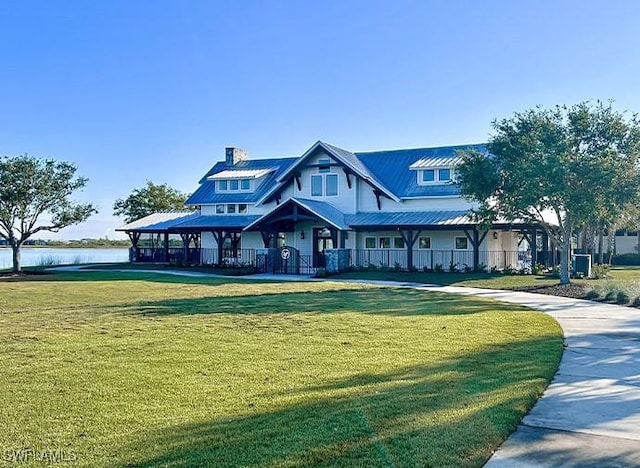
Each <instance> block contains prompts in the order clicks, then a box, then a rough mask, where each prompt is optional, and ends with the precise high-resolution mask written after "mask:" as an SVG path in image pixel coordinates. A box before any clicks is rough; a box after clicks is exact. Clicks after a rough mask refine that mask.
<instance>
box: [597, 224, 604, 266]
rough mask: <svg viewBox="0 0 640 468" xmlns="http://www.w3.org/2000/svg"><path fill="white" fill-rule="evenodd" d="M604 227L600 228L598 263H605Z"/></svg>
mask: <svg viewBox="0 0 640 468" xmlns="http://www.w3.org/2000/svg"><path fill="white" fill-rule="evenodd" d="M602 231H603V229H602V228H600V229H598V264H600V265H602V264H603V263H604V233H603V232H602Z"/></svg>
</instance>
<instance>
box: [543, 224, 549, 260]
mask: <svg viewBox="0 0 640 468" xmlns="http://www.w3.org/2000/svg"><path fill="white" fill-rule="evenodd" d="M542 256H543V258H544V266H546V267H548V266H549V234H547V231H546V230H543V231H542Z"/></svg>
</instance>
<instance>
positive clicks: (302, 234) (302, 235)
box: [300, 231, 304, 239]
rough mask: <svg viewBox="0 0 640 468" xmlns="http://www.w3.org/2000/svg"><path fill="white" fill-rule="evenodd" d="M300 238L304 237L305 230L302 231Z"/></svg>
mask: <svg viewBox="0 0 640 468" xmlns="http://www.w3.org/2000/svg"><path fill="white" fill-rule="evenodd" d="M300 239H304V231H300Z"/></svg>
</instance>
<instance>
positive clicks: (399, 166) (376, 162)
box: [355, 144, 487, 198]
mask: <svg viewBox="0 0 640 468" xmlns="http://www.w3.org/2000/svg"><path fill="white" fill-rule="evenodd" d="M464 150H475V151H480V152H486V151H487V148H486V146H485V145H483V144H479V145H478V144H476V145H459V146H443V147H438V148H414V149H401V150H388V151H373V152H364V153H355V155H356V156H357V157H358V159H359V160H360V161H362V164H363V165H365V166H366V167H367V168H368V170H369V172H371V173H372V174H373V175H374V176H375V177H376V178H377V179H379V180H380V181H381V182H382V183H383V184H385V185H386V186H387V187H389V189H390V190H392V191H393V192H394V193H395V194H396V196H398V197H399V198H421V197H447V196H449V197H450V196H458V195H460V189H459V188H458V187H457V186H456V185H455V184H452V183H443V184H429V185H419V184H418V177H417V175H416V172H415V170H411V169H413V168H414V167H413V166H414V165H415V164H433V163H435V162H436V161H438V160H440V161H449V162H451V163H452V164H454V163H455V161H456V160H457V159H458V158H459V157H458V151H464ZM421 161H422V162H421ZM443 165H445V164H443ZM447 165H448V164H447ZM410 168H411V169H410Z"/></svg>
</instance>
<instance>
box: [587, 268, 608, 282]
mask: <svg viewBox="0 0 640 468" xmlns="http://www.w3.org/2000/svg"><path fill="white" fill-rule="evenodd" d="M591 276H593V277H594V278H595V279H605V278H608V277H609V265H593V268H592V269H591Z"/></svg>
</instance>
